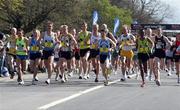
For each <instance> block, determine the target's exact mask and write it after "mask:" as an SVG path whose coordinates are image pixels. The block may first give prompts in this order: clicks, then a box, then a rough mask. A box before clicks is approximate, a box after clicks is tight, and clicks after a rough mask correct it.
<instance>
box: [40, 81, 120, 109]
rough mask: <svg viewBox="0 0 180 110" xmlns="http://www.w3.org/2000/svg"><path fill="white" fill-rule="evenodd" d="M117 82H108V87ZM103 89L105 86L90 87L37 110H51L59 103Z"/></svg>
mask: <svg viewBox="0 0 180 110" xmlns="http://www.w3.org/2000/svg"><path fill="white" fill-rule="evenodd" d="M118 81H119V79H118V80H114V81H112V82H109V84H108V85H110V84H114V83H117V82H118ZM103 87H105V86H104V85H99V86H95V87H92V88H90V89H86V90H84V91H82V92H79V93H76V94H73V95H71V96H68V97H66V98H63V99H59V100H56V101H54V102H51V103H49V104H46V105H43V106H41V107H39V108H38V110H47V109H48V108H51V107H53V106H56V105H58V104H61V103H64V102H67V101H69V100H72V99H75V98H77V97H79V96H81V95H84V94H87V93H89V92H92V91H95V90H98V89H100V88H103Z"/></svg>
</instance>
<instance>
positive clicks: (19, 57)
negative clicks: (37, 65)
mask: <svg viewBox="0 0 180 110" xmlns="http://www.w3.org/2000/svg"><path fill="white" fill-rule="evenodd" d="M16 58H17V59H20V60H27V59H28V55H16Z"/></svg>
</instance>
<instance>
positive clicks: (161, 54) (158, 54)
mask: <svg viewBox="0 0 180 110" xmlns="http://www.w3.org/2000/svg"><path fill="white" fill-rule="evenodd" d="M153 56H154V57H157V58H160V59H161V58H166V53H165V51H164V50H162V49H160V50H155V52H154V55H153Z"/></svg>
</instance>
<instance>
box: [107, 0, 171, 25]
mask: <svg viewBox="0 0 180 110" xmlns="http://www.w3.org/2000/svg"><path fill="white" fill-rule="evenodd" d="M110 1H111V3H112V4H114V5H116V6H118V7H120V8H125V9H129V10H131V12H132V17H133V19H134V20H136V21H137V22H138V23H162V22H163V20H164V19H165V18H167V17H169V16H172V15H171V14H170V6H169V5H168V4H165V3H163V2H161V1H160V0H110Z"/></svg>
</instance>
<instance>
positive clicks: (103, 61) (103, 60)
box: [99, 54, 109, 64]
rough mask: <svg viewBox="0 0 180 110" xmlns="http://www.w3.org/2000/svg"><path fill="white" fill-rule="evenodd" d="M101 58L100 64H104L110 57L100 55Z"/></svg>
mask: <svg viewBox="0 0 180 110" xmlns="http://www.w3.org/2000/svg"><path fill="white" fill-rule="evenodd" d="M99 58H100V63H101V64H104V63H105V62H106V60H107V59H108V58H109V57H108V55H103V54H100V57H99Z"/></svg>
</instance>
